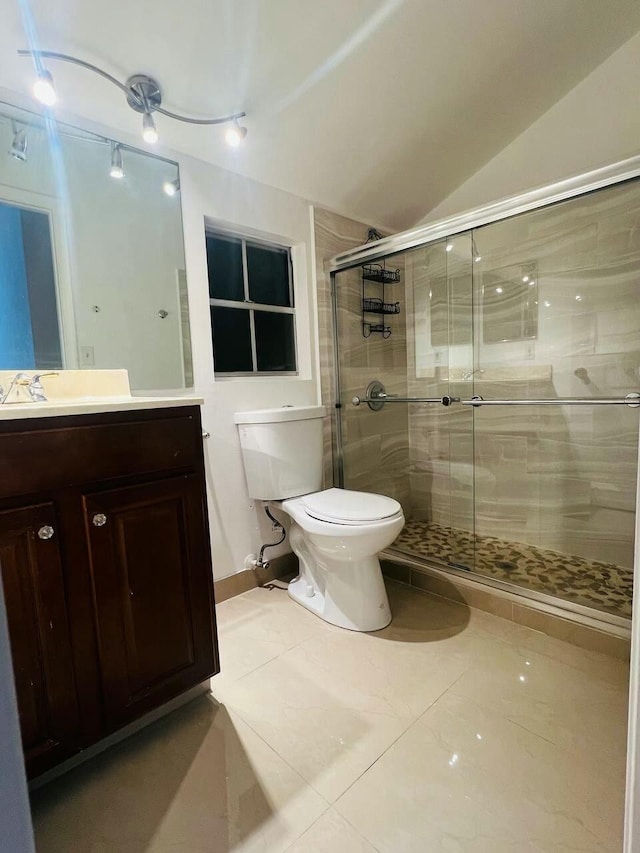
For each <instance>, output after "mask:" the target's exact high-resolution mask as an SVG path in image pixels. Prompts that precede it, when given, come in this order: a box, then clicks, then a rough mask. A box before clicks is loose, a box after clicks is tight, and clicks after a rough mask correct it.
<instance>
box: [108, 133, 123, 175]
mask: <svg viewBox="0 0 640 853" xmlns="http://www.w3.org/2000/svg"><path fill="white" fill-rule="evenodd" d="M109 174H110V175H111V177H112V178H124V166H123V165H122V149H121V148H120V146H119V145H118V143H117V142H112V143H111V168H110V169H109Z"/></svg>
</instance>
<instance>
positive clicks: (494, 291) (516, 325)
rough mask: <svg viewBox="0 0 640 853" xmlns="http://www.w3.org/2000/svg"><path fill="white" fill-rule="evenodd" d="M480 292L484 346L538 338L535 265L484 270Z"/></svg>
mask: <svg viewBox="0 0 640 853" xmlns="http://www.w3.org/2000/svg"><path fill="white" fill-rule="evenodd" d="M481 292H482V339H483V343H485V344H497V343H502V342H504V341H524V340H530V339H532V338H536V337H537V335H538V270H537V266H536V264H535V263H534V262H531V263H528V264H513V265H511V266H508V267H503V268H502V269H496V270H490V271H484V272H483V273H482V291H481Z"/></svg>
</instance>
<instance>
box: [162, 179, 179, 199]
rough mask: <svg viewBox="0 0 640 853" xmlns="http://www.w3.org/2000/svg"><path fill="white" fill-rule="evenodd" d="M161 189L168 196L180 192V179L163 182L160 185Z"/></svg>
mask: <svg viewBox="0 0 640 853" xmlns="http://www.w3.org/2000/svg"><path fill="white" fill-rule="evenodd" d="M162 189H163V190H164V191H165V192H166V194H167V195H168V196H174V195H176V193H179V192H180V179H179V178H176V179H175V181H165V182H164V184H163V185H162Z"/></svg>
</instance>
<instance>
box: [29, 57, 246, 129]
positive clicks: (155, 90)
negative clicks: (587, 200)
mask: <svg viewBox="0 0 640 853" xmlns="http://www.w3.org/2000/svg"><path fill="white" fill-rule="evenodd" d="M18 56H30V57H32V58H33V60H34V62H35V65H36V71H37V74H38V78H37V80H36V84H35V86H34V95H35V96H36V98H37V99H38V100H39V101H41V103H43V104H45V106H52V105H53V104H54V103H55V100H56V92H55V88H54V86H53V78H52V76H51V74H50V72H49V71H47V69H46V68H43V66H42V60H43V59H56V60H59V61H61V62H70V63H72V64H73V65H79V66H80V67H81V68H86V69H87V70H88V71H93V72H94V74H98V75H99V76H100V77H103V78H104V79H105V80H108V81H109V82H110V83H112V84H113V85H114V86H117V87H118V89H120V90H121V91H122V92H124V94H125V96H126V99H127V103H128V105H129V106H130V107H131V109H132V110H135V112H137V113H141V114H142V116H143V137H144V138H145V140H146V141H148V142H155V141H156V140H157V138H158V136H157V131H156V133H155V138H154V139H151V137H152V136H153V133H151V132H150V128H153V129H154V130H155V122H154V120H153V115H152V113H154V112H157V113H160V114H161V115H164V116H167V118H171V119H174V120H175V121H183V122H186V123H187V124H199V125H213V124H229V123H231V125H232V126H231V128H230V130H233V133H232V134H231V137H232V138H233V141H231V140H230V139H229V144H231V145H234V146H236V145H238V144H239V143H240V142H241V141H242V140H243V139H244V137H245V136H246V135H247V129H246V127H240V125H239V124H238V119H241V118H244V116H245V115H246V113H244V112H240V113H232V114H231V115H226V116H220V117H218V118H194V117H192V116H185V115H181V114H180V113H174V112H171V111H170V110H167V109H165V108H164V107H163V106H162V90H161V88H160V84H159V83H158V81H157V80H154V79H153V77H149V76H148V75H147V74H134V75H132V76H131V77H129V78H128V80H127V81H126V82H125V83H121V82H120V80H118V79H117V78H116V77H113V76H112V75H111V74H109V73H108V72H107V71H103V70H102V68H98V66H97V65H92V63H90V62H85V61H84V60H83V59H77V58H76V57H75V56H69V54H66V53H56V52H54V51H52V50H19V51H18ZM148 131H149V132H148ZM228 138H229V137H228Z"/></svg>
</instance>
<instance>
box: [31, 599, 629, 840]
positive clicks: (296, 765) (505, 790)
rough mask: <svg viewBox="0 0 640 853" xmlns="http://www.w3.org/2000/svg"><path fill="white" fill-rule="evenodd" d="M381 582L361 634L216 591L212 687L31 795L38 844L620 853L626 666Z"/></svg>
mask: <svg viewBox="0 0 640 853" xmlns="http://www.w3.org/2000/svg"><path fill="white" fill-rule="evenodd" d="M389 592H390V599H391V604H392V608H393V612H394V620H393V622H392V624H391V625H390V626H389V627H388V628H386V629H385V630H384V631H380V632H377V633H375V634H355V633H351V632H348V631H343V630H340V629H338V628H334V627H332V626H329V625H327V624H325V623H323V622H322V621H320V620H319V619H317V617H315V616H313V615H312V614H310V613H308V612H307V611H305V610H304V609H302V608H301V607H300V606H299V605H296V604H295V603H294V602H292V601H291V600H290V599H289V598H288V597H287V595H286V593H285V592H283V591H281V590H277V589H273V590H266V589H256V590H252V591H250V592H248V593H245V594H244V595H242V596H238V597H237V598H233V599H230V600H229V601H225V602H223V603H222V604H220V605H219V606H218V618H219V630H220V647H221V656H222V666H223V673H222V674H221V675H219V676H216V677H215V678H214V679H213V682H212V693H213V696H212V697H202V698H200V699H196V700H195V701H193V702H192V703H190V704H189V705H188V706H186V707H184V708H182V709H181V710H179V711H177V712H175V713H174V714H172V715H170V716H169V717H167V718H165V719H164V720H161V721H159V722H157V723H155V724H154V725H152V726H150V727H149V728H147V729H146V730H144V731H143V732H140V733H139V734H137V735H135V736H133V737H131V738H130V739H129V740H127V741H126V742H124V743H122V744H120V745H119V746H117V747H115V748H113V749H111V750H109V751H108V752H107V753H104V754H103V755H102V756H99V757H98V758H96V759H94V760H93V761H91V762H89V763H88V764H86V765H84V766H83V767H80V768H77V769H76V770H74V771H72V772H70V773H69V774H67V775H66V776H65V777H63V778H62V779H60V780H58V781H57V782H54V783H52V784H51V785H49V786H48V787H47V788H44V789H42V790H41V791H39V792H36V793H35V794H34V797H33V813H34V823H35V828H36V838H37V849H38V853H71V851H72V852H73V853H143V851H145V853H227V851H243V853H245V851H261V853H280V851H290V853H375V851H378V853H432V851H433V853H439V851H446V853H450V851H473V853H485V851H486V853H489V851H490V853H501V851H513V853H516V851H517V853H534V851H606V853H615V851H619V850H621V849H622V841H621V834H622V815H623V796H624V794H623V792H624V763H625V737H626V710H627V707H626V706H627V676H628V670H627V667H626V665H625V664H623V663H621V662H619V661H616V660H613V659H612V658H608V657H605V656H602V655H598V654H596V653H592V652H586V651H583V650H581V649H578V648H576V647H574V646H571V645H569V644H567V643H563V642H562V641H560V640H555V639H552V638H549V637H546V636H545V635H543V634H540V633H537V632H535V631H532V630H530V629H528V628H525V627H523V626H520V625H516V624H514V623H511V622H507V621H506V620H503V619H500V618H498V617H496V616H492V615H489V614H486V613H483V612H481V611H477V610H471V609H469V608H467V607H466V606H463V605H459V604H454V603H452V602H447V601H445V600H443V599H440V598H437V597H434V596H431V595H429V594H427V593H423V592H420V591H418V590H415V589H411V588H409V587H404V586H402V585H400V584H395V583H393V582H389Z"/></svg>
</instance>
